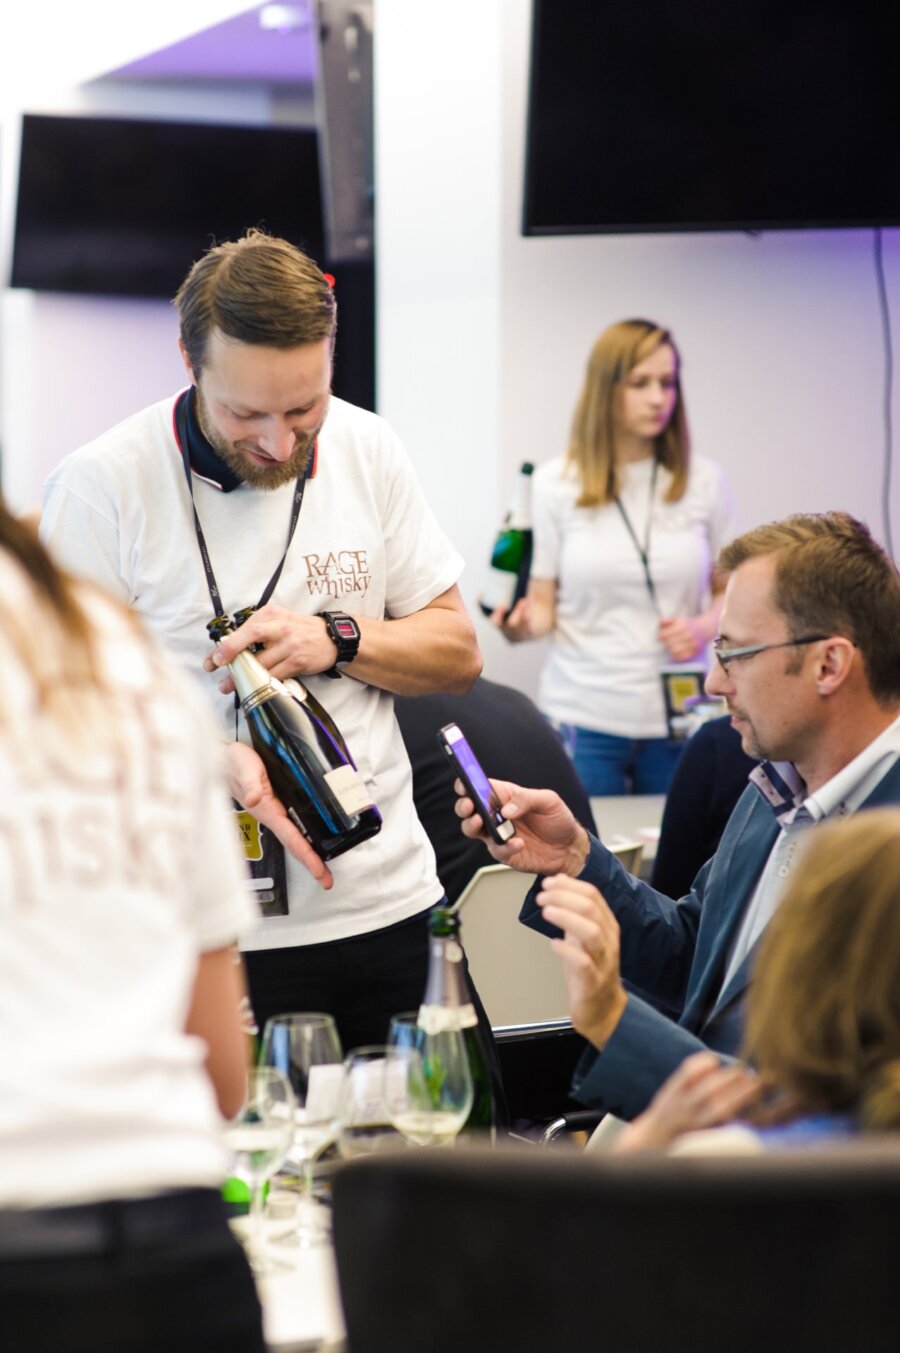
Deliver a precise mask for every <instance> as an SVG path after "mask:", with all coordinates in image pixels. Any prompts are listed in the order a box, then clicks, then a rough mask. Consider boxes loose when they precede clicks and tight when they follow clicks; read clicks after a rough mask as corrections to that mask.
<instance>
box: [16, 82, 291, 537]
mask: <svg viewBox="0 0 900 1353" xmlns="http://www.w3.org/2000/svg"><path fill="white" fill-rule="evenodd" d="M27 111H29V112H49V111H53V112H69V113H95V114H97V115H103V114H109V113H117V114H122V115H126V116H132V117H161V118H163V117H164V118H169V119H178V118H184V119H186V120H196V121H204V120H208V121H213V120H215V121H222V122H229V123H248V124H252V125H261V124H264V123H267V122H275V121H278V122H285V121H290V122H292V123H293V124H295V125H300V124H303V125H311V123H312V121H313V118H314V110H313V105H312V101H311V99H306V100H304V99H302V98H299V97H294V96H290V97H289V96H287V95H279V94H278V93H273V91H272V90H270V89H269V87H267V86H265V85H261V84H253V83H242V84H240V85H237V86H236V85H234V84H233V83H231V84H216V83H213V82H209V81H207V82H204V83H203V84H198V85H195V86H190V85H186V84H182V83H174V82H171V81H167V82H164V81H160V82H153V81H148V80H140V81H121V80H120V81H116V80H103V81H93V82H90V83H88V84H86V85H81V86H76V87H74V88H65V87H64V88H60V89H58V90H56V91H54V92H53V93H52V94H47V96H46V98H45V99H44V101H43V102H42V103H41V104H40V106H36V105H34V104H29V105H28V108H27ZM17 120H18V119H17V116H12V117H10V116H8V118H7V121H6V124H5V131H6V133H7V141H8V143H9V145H10V147H11V149H12V150H13V151H15V149H16V135H15V128H14V123H15V122H16V121H17ZM13 177H14V176H13ZM6 182H7V188H8V184H9V179H8V178H7V181H6ZM11 217H12V213H11V207H10V204H7V211H6V218H5V219H6V221H7V238H6V244H7V246H8V235H9V233H11V232H10V231H9V223H10V222H11ZM6 252H7V253H8V252H9V250H8V247H7V250H6ZM177 340H178V323H177V318H176V315H175V312H174V310H173V308H172V306H171V305H170V304H169V302H168V301H164V300H138V299H127V298H118V297H116V298H107V297H104V298H101V297H92V296H80V295H62V294H54V293H48V292H29V291H22V290H11V289H6V290H5V291H4V292H3V293H2V295H0V429H2V451H3V457H2V464H3V492H4V494H5V496H6V499H7V501H8V503H9V504H10V506H11V507H13V508H14V509H15V510H17V511H26V510H28V509H30V508H33V507H35V506H37V504H38V502H39V499H40V493H41V486H42V484H43V482H44V480H45V479H46V477H47V475H48V474H49V473H50V471H51V470H52V469H53V467H54V466H55V465H56V464H57V463H58V461H59V460H60V458H61V457H62V456H64V455H66V454H67V453H68V452H69V451H72V450H74V449H75V447H77V446H81V445H82V444H83V443H84V442H86V441H89V440H91V438H93V437H96V436H98V435H99V434H100V433H101V432H103V431H104V430H105V429H106V428H109V427H112V426H113V425H114V424H115V423H117V422H119V421H120V420H121V419H123V418H126V417H127V416H128V415H129V414H131V413H134V412H135V411H136V410H137V409H141V408H143V407H144V406H145V405H147V404H151V403H153V402H154V401H155V400H158V399H163V398H165V396H166V395H168V394H171V393H172V392H173V391H175V390H177V389H178V388H179V387H180V386H182V385H184V384H186V377H185V374H184V368H183V366H182V364H181V358H180V356H179V353H178V348H177Z"/></svg>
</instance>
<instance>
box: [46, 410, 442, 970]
mask: <svg viewBox="0 0 900 1353" xmlns="http://www.w3.org/2000/svg"><path fill="white" fill-rule="evenodd" d="M174 402H175V401H174V400H173V399H167V400H164V401H163V402H162V403H160V404H157V405H154V406H153V407H151V408H149V409H145V410H144V411H143V412H141V413H139V414H136V415H135V416H134V417H132V418H130V419H128V420H127V421H126V422H125V423H121V424H120V425H119V426H118V427H116V428H113V429H112V430H111V431H110V432H108V433H106V434H104V436H102V437H100V438H99V439H98V440H97V441H95V442H92V443H90V444H89V445H88V446H86V447H82V448H81V450H80V451H76V452H75V453H74V454H72V455H70V456H68V457H67V458H66V459H65V460H64V461H62V463H61V464H60V465H59V466H58V467H57V469H56V470H55V471H54V473H53V474H52V475H51V476H50V479H49V480H48V482H47V486H46V490H45V496H44V507H43V513H42V518H41V533H42V535H43V537H44V539H45V540H46V542H47V543H48V545H49V546H50V547H51V548H52V550H53V552H54V555H55V556H56V557H57V558H58V559H59V560H61V561H62V562H63V563H64V564H65V565H66V566H67V567H68V568H70V569H71V570H72V571H73V572H76V573H80V574H85V575H87V576H89V577H91V578H93V579H94V580H95V581H97V582H99V583H102V584H103V585H105V586H106V587H108V588H110V589H111V590H112V591H113V592H114V593H115V594H116V595H117V596H119V597H121V598H122V600H123V601H124V602H125V603H126V604H127V605H128V606H130V607H131V608H132V609H133V610H135V611H137V613H138V614H139V615H140V616H141V617H142V618H143V619H144V621H145V622H146V624H147V625H148V627H149V628H150V629H152V630H153V631H154V632H155V633H156V634H157V635H158V636H159V637H160V639H162V641H163V642H164V643H165V644H166V645H167V646H168V648H169V650H170V651H171V652H172V653H174V655H175V656H176V657H177V658H178V659H179V661H180V662H181V663H182V664H183V665H184V666H185V667H186V668H187V669H188V670H189V671H190V672H192V673H193V674H195V676H196V677H197V679H198V680H199V681H201V682H202V683H203V684H204V686H205V688H206V690H207V692H208V696H209V699H210V701H211V702H212V704H213V706H214V708H215V709H216V711H217V714H218V717H219V720H220V726H221V729H222V735H223V737H226V738H233V737H234V727H235V712H234V700H233V697H232V696H223V695H221V694H220V692H219V690H218V687H217V681H218V679H219V677H218V676H217V675H216V674H208V673H206V672H204V671H203V670H202V662H203V658H204V657H205V656H206V654H207V653H208V652H209V651H210V648H211V642H210V639H209V636H208V634H207V632H206V624H207V621H209V620H210V619H211V618H212V613H213V612H212V603H211V601H210V598H209V591H208V588H207V583H206V577H205V574H204V571H203V566H202V563H201V558H200V552H199V549H198V546H197V539H196V535H195V531H194V523H193V516H192V513H191V505H190V499H189V497H188V493H187V486H186V484H185V480H184V469H183V465H182V460H181V454H180V452H179V450H178V447H177V444H176V441H175V437H174V434H173V429H172V411H173V407H174ZM193 484H194V499H195V502H196V505H197V513H198V515H199V518H200V522H201V525H202V527H203V533H204V536H205V538H206V543H207V547H208V549H209V555H210V559H211V561H212V567H213V571H214V573H215V577H216V581H217V583H218V586H219V591H220V593H221V596H222V602H223V605H224V606H225V609H226V610H227V611H228V612H229V614H233V613H234V611H235V610H238V609H240V608H242V607H244V606H251V605H254V604H256V602H257V601H258V600H259V597H260V595H261V593H262V591H263V588H264V587H265V585H266V584H267V583H268V581H269V578H270V577H271V575H272V574H273V572H274V570H275V567H276V565H277V564H278V562H279V560H280V558H281V554H282V551H283V550H284V546H285V541H286V539H287V532H288V524H289V520H290V514H291V503H292V499H293V493H294V486H293V484H288V485H285V486H284V487H282V488H280V489H275V490H272V491H264V490H260V489H254V488H251V487H249V486H248V485H246V484H242V485H241V486H240V487H239V488H237V489H235V490H233V491H232V492H230V493H223V492H222V491H221V490H220V489H219V488H217V487H215V486H214V485H212V484H210V483H207V482H205V481H203V480H201V479H199V478H198V477H197V476H196V475H195V476H194V480H193ZM461 571H462V560H461V558H460V556H459V555H458V554H457V552H456V551H455V550H454V548H453V547H452V545H451V544H450V542H449V541H448V539H447V537H446V536H445V535H444V533H443V532H442V531H441V529H440V528H439V526H438V524H437V522H436V521H435V518H434V516H433V514H432V513H431V511H430V510H429V508H428V505H427V504H426V502H425V500H424V497H423V495H422V492H421V489H420V488H419V485H418V482H417V480H416V477H415V474H414V472H413V469H412V465H411V464H410V461H409V457H408V456H407V454H406V452H405V450H404V449H403V447H402V445H401V443H400V441H399V439H398V438H397V437H396V435H395V434H394V433H393V432H392V431H391V429H390V428H389V427H388V425H387V424H386V423H385V422H384V421H383V420H382V419H381V418H378V417H376V415H375V414H371V413H367V412H365V411H364V410H362V409H358V408H355V407H354V406H353V405H351V404H347V403H345V402H344V401H343V400H340V399H332V400H331V404H330V407H329V411H328V416H327V418H326V421H325V425H324V427H323V429H322V432H321V433H320V435H319V442H318V455H317V460H316V472H315V475H314V476H313V477H312V478H311V479H310V480H309V482H308V483H307V485H306V491H305V496H304V500H303V507H302V510H301V512H300V517H299V520H298V523H297V529H296V531H295V534H294V538H293V541H292V543H291V546H290V549H289V551H288V555H287V559H286V562H285V566H284V570H283V572H282V575H281V578H280V580H279V582H278V586H277V587H276V588H275V591H274V593H273V596H272V601H273V602H275V603H278V604H280V605H282V606H285V607H288V608H289V609H291V610H293V611H297V612H300V613H303V614H315V613H317V612H318V611H322V610H342V611H347V612H349V613H351V614H353V615H357V616H373V617H376V618H377V619H383V618H384V617H385V615H390V616H392V617H395V618H400V617H403V616H408V615H412V614H413V613H414V612H415V611H418V610H420V609H421V608H422V607H423V606H425V605H426V604H427V603H428V602H430V601H433V600H434V598H435V597H437V596H439V595H440V594H441V593H442V592H445V591H446V590H447V589H448V588H449V587H451V586H452V585H453V584H454V583H455V582H456V581H457V579H458V577H459V575H460V573H461ZM351 670H352V669H348V674H347V675H345V676H344V677H343V678H342V679H341V680H340V681H333V680H330V679H329V678H327V677H325V676H314V677H310V678H308V681H309V686H310V689H311V690H312V691H313V693H314V694H315V695H316V697H317V698H318V699H319V700H320V701H321V702H322V704H323V705H324V706H325V708H326V709H327V710H328V712H329V713H330V714H331V715H332V717H333V718H334V720H335V721H336V723H337V725H338V727H339V728H340V730H341V732H342V733H343V735H344V737H345V739H346V741H347V744H348V746H349V748H350V751H351V753H352V755H353V758H354V760H355V761H356V763H357V766H358V768H359V770H360V771H361V773H362V774H363V775H364V777H365V779H366V780H367V782H368V785H369V788H370V789H371V792H372V797H373V799H374V801H375V803H376V804H377V806H378V808H379V809H380V811H381V814H382V817H383V820H384V822H383V826H382V829H381V831H380V833H379V834H378V836H376V837H374V838H372V839H371V840H370V841H366V842H364V843H363V844H362V845H359V846H356V847H354V848H353V850H350V851H348V852H347V854H346V855H342V856H340V857H338V859H336V860H334V861H333V862H332V864H331V866H330V867H331V869H332V872H333V874H334V880H335V883H334V888H333V889H332V890H331V891H330V892H325V891H324V890H323V889H321V888H320V887H319V885H318V884H317V883H316V882H315V881H314V880H313V879H312V878H311V877H310V875H309V874H308V873H307V872H306V870H305V869H303V867H302V866H301V865H299V864H297V863H296V862H295V861H294V860H293V859H292V858H291V857H288V860H287V879H288V898H289V905H290V914H289V915H287V916H276V917H267V918H266V919H265V920H262V921H260V923H259V925H258V927H257V929H256V930H255V931H254V932H253V933H252V934H251V935H249V936H247V937H246V939H245V940H244V941H243V947H244V948H247V949H263V948H265V949H268V948H276V947H281V946H286V945H296V944H313V943H318V942H321V941H328V940H336V939H343V938H346V937H348V936H352V935H361V934H365V933H367V932H369V931H372V930H377V929H380V928H381V927H383V926H388V925H392V924H394V923H396V922H398V921H402V920H406V919H407V918H408V917H410V916H414V915H416V914H417V913H418V912H421V911H424V910H425V909H426V908H428V907H429V906H432V905H433V904H434V903H435V902H437V901H438V900H439V898H440V897H441V895H442V891H443V890H442V888H441V886H440V883H439V882H438V878H437V873H436V869H435V860H434V851H433V850H432V848H431V845H430V843H429V841H428V838H427V836H426V835H425V832H424V830H423V828H422V826H421V824H420V822H419V820H418V818H417V817H416V814H415V809H414V807H413V800H412V772H411V770H410V765H409V758H408V757H407V755H406V751H405V749H404V746H403V739H402V738H401V736H400V730H399V728H398V725H397V721H396V719H395V718H394V708H393V697H392V696H391V695H390V694H389V693H388V692H386V691H382V690H379V689H377V688H376V687H374V686H368V685H365V684H363V683H361V682H359V681H355V680H354V679H353V678H352V677H351V676H350V675H349V672H350V671H351ZM304 680H306V678H304ZM239 732H240V736H241V737H242V738H243V739H244V740H248V736H247V731H246V728H245V727H244V725H243V719H242V718H240V719H239Z"/></svg>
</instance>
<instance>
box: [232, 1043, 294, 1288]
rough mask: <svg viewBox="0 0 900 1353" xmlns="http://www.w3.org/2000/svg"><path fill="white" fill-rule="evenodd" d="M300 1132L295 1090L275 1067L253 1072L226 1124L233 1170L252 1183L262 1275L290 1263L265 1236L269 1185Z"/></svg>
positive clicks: (251, 1247)
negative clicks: (284, 1261) (265, 1199)
mask: <svg viewBox="0 0 900 1353" xmlns="http://www.w3.org/2000/svg"><path fill="white" fill-rule="evenodd" d="M293 1135H294V1093H293V1091H292V1090H291V1087H290V1084H289V1082H288V1079H287V1077H286V1076H283V1075H282V1074H281V1072H280V1071H276V1070H275V1069H274V1068H273V1067H268V1066H266V1067H253V1068H251V1070H250V1071H249V1072H248V1073H247V1094H246V1098H245V1100H244V1103H243V1105H242V1107H241V1108H240V1110H239V1111H238V1113H236V1114H235V1116H234V1117H233V1118H232V1119H230V1120H229V1121H228V1123H226V1125H225V1130H224V1137H225V1145H226V1146H227V1147H228V1149H229V1150H230V1151H231V1153H232V1156H233V1157H234V1160H233V1164H232V1167H231V1173H232V1174H234V1175H237V1177H238V1178H239V1179H243V1180H245V1181H246V1183H247V1184H249V1186H250V1212H249V1216H248V1233H247V1240H246V1246H245V1248H246V1252H247V1258H248V1260H249V1262H250V1266H251V1268H252V1269H253V1272H254V1273H255V1274H257V1276H263V1275H265V1274H267V1273H274V1272H277V1271H278V1270H279V1269H281V1268H285V1267H288V1266H287V1265H282V1264H279V1263H277V1262H276V1261H275V1260H274V1259H273V1258H272V1257H271V1255H270V1254H269V1252H268V1250H267V1248H266V1244H265V1241H264V1238H263V1207H264V1204H263V1185H264V1184H265V1182H266V1180H267V1179H269V1178H271V1176H272V1175H273V1174H274V1173H275V1171H276V1170H277V1169H278V1168H279V1166H280V1165H281V1164H282V1162H283V1161H284V1159H285V1157H286V1155H287V1153H288V1151H289V1149H290V1145H291V1141H292V1140H293Z"/></svg>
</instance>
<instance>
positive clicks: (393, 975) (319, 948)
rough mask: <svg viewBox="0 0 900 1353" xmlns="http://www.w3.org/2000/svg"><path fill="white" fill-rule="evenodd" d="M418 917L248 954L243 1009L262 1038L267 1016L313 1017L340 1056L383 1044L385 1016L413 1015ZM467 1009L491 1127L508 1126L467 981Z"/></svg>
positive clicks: (419, 962)
mask: <svg viewBox="0 0 900 1353" xmlns="http://www.w3.org/2000/svg"><path fill="white" fill-rule="evenodd" d="M430 911H431V908H430V907H429V908H428V910H427V911H423V912H420V913H419V914H418V915H417V916H413V917H410V919H409V920H408V921H401V922H399V923H398V924H397V925H393V926H387V927H386V928H385V929H384V930H374V931H372V932H370V933H369V934H368V935H357V936H354V937H353V938H352V939H346V940H333V941H331V942H330V943H328V944H306V945H296V946H292V947H291V948H285V949H256V950H251V951H250V952H248V953H246V954H245V955H244V961H245V965H246V970H247V984H248V986H249V989H250V1004H251V1005H252V1006H253V1013H254V1015H255V1016H256V1022H257V1024H258V1025H259V1031H260V1034H261V1033H262V1031H263V1029H264V1027H265V1023H266V1020H267V1019H269V1018H270V1016H272V1015H287V1014H291V1013H292V1012H293V1011H302V1010H321V1011H322V1012H323V1013H324V1014H327V1015H332V1016H333V1017H334V1020H335V1023H336V1024H337V1028H338V1033H339V1035H340V1039H341V1046H342V1047H343V1049H344V1052H345V1053H348V1052H349V1051H350V1049H351V1048H359V1047H364V1046H366V1045H368V1044H371V1043H374V1044H378V1043H384V1041H385V1040H386V1038H387V1034H388V1025H389V1024H390V1020H391V1016H392V1015H398V1014H401V1013H402V1012H403V1011H406V1010H418V1008H419V1006H420V1005H421V1003H422V997H423V995H424V994H425V978H426V976H427V973H428V941H429V932H428V914H429V912H430ZM466 977H467V980H468V983H469V990H470V991H471V993H472V1004H473V1005H474V1007H475V1012H476V1014H477V1016H478V1027H479V1032H480V1034H481V1038H482V1042H483V1045H484V1050H485V1055H486V1057H487V1059H488V1064H489V1066H490V1068H491V1079H492V1081H493V1083H494V1099H495V1102H496V1106H497V1125H498V1126H505V1125H506V1124H507V1122H508V1115H507V1111H506V1097H505V1095H504V1092H503V1080H502V1077H501V1075H500V1058H499V1055H498V1053H497V1047H496V1044H495V1042H494V1035H493V1033H492V1031H491V1026H490V1021H489V1020H488V1017H487V1015H486V1013H485V1010H484V1007H483V1005H482V1004H481V999H480V997H479V995H478V992H477V991H476V990H475V987H474V985H473V983H472V979H471V977H470V976H469V972H468V964H467V965H466Z"/></svg>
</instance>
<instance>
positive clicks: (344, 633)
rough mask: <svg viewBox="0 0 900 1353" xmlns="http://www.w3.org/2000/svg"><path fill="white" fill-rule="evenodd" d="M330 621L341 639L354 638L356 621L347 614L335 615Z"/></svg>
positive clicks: (351, 639)
mask: <svg viewBox="0 0 900 1353" xmlns="http://www.w3.org/2000/svg"><path fill="white" fill-rule="evenodd" d="M332 623H333V625H334V628H335V630H336V632H337V633H338V634H339V635H340V637H341V638H342V639H348V640H350V641H351V642H352V641H353V640H354V639H355V638H356V634H357V629H356V621H355V620H351V619H350V617H349V616H346V615H340V616H338V615H336V616H334V617H333V620H332Z"/></svg>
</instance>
